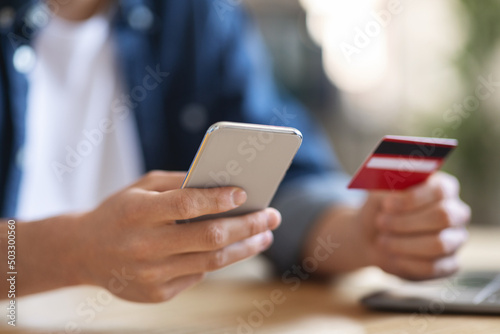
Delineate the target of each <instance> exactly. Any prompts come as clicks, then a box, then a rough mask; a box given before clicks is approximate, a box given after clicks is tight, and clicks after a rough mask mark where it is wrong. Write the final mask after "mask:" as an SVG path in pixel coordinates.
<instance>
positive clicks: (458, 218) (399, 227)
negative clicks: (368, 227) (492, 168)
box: [375, 199, 470, 234]
mask: <svg viewBox="0 0 500 334" xmlns="http://www.w3.org/2000/svg"><path fill="white" fill-rule="evenodd" d="M469 219H470V208H469V206H468V205H467V204H465V203H463V202H462V201H460V200H455V199H449V200H444V201H441V202H438V203H436V204H434V205H431V206H429V207H428V208H425V209H423V210H420V211H417V212H411V213H408V214H385V213H382V214H379V215H378V216H377V218H376V220H375V223H376V225H377V227H378V228H379V230H381V231H385V232H391V233H403V234H409V233H426V232H434V231H440V230H443V229H445V228H448V227H461V226H464V225H466V224H467V223H468V221H469Z"/></svg>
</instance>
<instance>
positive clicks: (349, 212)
mask: <svg viewBox="0 0 500 334" xmlns="http://www.w3.org/2000/svg"><path fill="white" fill-rule="evenodd" d="M357 212H358V209H354V208H350V207H334V206H332V207H330V208H328V209H326V210H325V212H324V213H323V214H322V215H320V216H319V218H318V219H317V221H316V222H314V227H313V228H312V229H311V231H310V233H309V235H308V236H307V238H306V242H305V244H304V253H303V258H304V259H305V258H308V257H313V258H316V257H318V251H317V249H318V247H320V246H321V243H323V244H324V243H325V242H328V243H330V244H335V247H334V251H333V252H332V253H331V254H329V256H328V257H325V258H321V259H317V260H318V261H317V262H318V263H319V266H318V269H317V271H316V274H318V275H331V274H336V273H344V272H348V271H352V270H355V269H358V268H361V267H364V266H367V265H369V259H368V254H367V252H366V248H365V247H364V245H365V244H366V242H365V240H363V233H362V231H359V227H358V226H359V224H356V222H355V219H357Z"/></svg>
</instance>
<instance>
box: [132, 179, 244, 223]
mask: <svg viewBox="0 0 500 334" xmlns="http://www.w3.org/2000/svg"><path fill="white" fill-rule="evenodd" d="M246 198H247V195H246V193H245V191H243V189H240V188H236V187H223V188H211V189H176V190H170V191H166V192H163V193H155V194H152V195H151V196H145V197H143V198H142V203H139V204H137V205H139V206H140V207H141V211H142V212H143V213H145V215H146V217H143V218H146V219H147V221H151V222H165V221H168V220H183V219H192V218H196V217H199V216H203V215H208V214H215V213H220V212H225V211H229V210H232V209H234V208H237V207H238V206H240V205H241V204H243V203H244V202H245V201H246ZM146 213H147V214H146Z"/></svg>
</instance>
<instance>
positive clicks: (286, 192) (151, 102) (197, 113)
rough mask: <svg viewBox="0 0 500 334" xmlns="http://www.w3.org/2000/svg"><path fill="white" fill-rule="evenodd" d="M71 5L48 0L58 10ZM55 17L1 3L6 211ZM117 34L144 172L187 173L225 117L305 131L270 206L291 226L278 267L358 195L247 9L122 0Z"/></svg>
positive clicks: (283, 236)
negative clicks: (317, 225) (45, 38)
mask: <svg viewBox="0 0 500 334" xmlns="http://www.w3.org/2000/svg"><path fill="white" fill-rule="evenodd" d="M67 1H68V0H52V1H49V2H47V3H48V4H49V5H50V8H51V9H52V11H53V12H57V8H58V6H63V5H64V4H65V3H67ZM51 15H53V14H52V12H51V11H50V10H48V8H47V6H46V5H43V4H42V3H41V2H39V1H36V0H31V1H20V0H0V217H13V216H14V215H15V212H16V204H17V200H18V192H19V185H20V180H21V177H22V167H23V143H24V139H25V135H26V133H25V113H26V97H27V90H28V83H27V79H26V73H28V72H29V70H30V66H32V63H33V61H36V60H34V59H36V55H35V54H34V53H33V51H32V49H31V48H30V44H31V43H32V41H33V38H34V37H35V36H36V32H37V29H40V28H41V27H43V25H44V23H46V22H47V20H48V19H50V16H51ZM112 32H113V36H114V37H113V38H114V43H115V50H116V57H117V63H118V65H119V66H120V67H119V68H120V69H121V71H122V80H123V81H124V86H125V87H126V88H125V92H126V93H125V96H124V97H123V100H121V101H117V103H116V106H115V107H116V112H122V111H123V110H124V108H123V106H125V105H126V106H127V108H126V109H127V110H130V112H131V113H133V115H134V116H135V120H136V124H137V129H138V133H139V138H140V146H141V148H142V152H143V155H144V163H145V167H146V170H153V169H162V170H187V169H188V168H189V165H190V163H191V160H192V159H193V157H194V155H195V153H196V150H197V149H198V146H199V144H200V142H201V140H202V138H203V135H204V133H205V131H206V129H207V128H208V126H209V125H211V124H212V123H215V122H217V121H222V120H224V121H236V122H247V123H259V124H272V125H283V126H292V127H296V128H298V129H299V130H300V131H301V132H302V134H303V136H304V140H303V145H302V147H301V148H300V150H299V152H298V154H297V156H296V158H295V159H294V161H293V164H292V165H291V167H290V169H289V171H288V172H287V174H286V176H285V179H284V181H283V183H282V185H281V186H280V189H279V190H278V193H277V195H276V196H275V199H274V201H273V203H272V205H273V206H274V207H276V208H278V209H279V210H280V211H281V213H282V216H283V225H282V226H281V228H280V229H278V230H277V231H276V232H275V242H274V244H273V246H272V247H271V248H270V249H269V250H268V251H267V252H266V254H267V256H268V257H269V258H270V259H271V260H272V261H273V262H274V264H275V265H276V268H277V270H279V271H283V270H286V269H287V268H289V267H290V266H291V265H293V264H294V263H295V262H296V261H297V260H298V259H299V256H300V251H301V247H302V243H303V240H304V238H305V236H306V235H307V231H308V229H309V227H310V225H311V224H312V223H313V222H314V220H315V219H316V218H317V217H318V216H319V215H320V214H321V213H322V212H323V211H324V210H325V209H326V207H328V206H331V205H335V204H339V203H341V202H345V201H346V200H347V199H348V198H350V197H351V196H350V194H348V193H347V192H346V191H345V183H346V182H345V181H346V179H345V175H344V174H343V173H342V171H341V170H340V168H339V167H338V164H337V161H336V159H335V157H334V155H333V152H332V150H331V148H330V146H329V144H328V141H327V140H326V137H325V135H324V134H323V133H322V131H321V130H320V129H319V128H318V127H317V125H316V124H315V123H314V122H313V120H312V119H311V117H310V116H309V115H308V114H307V113H306V112H305V111H304V110H303V108H302V107H301V106H300V105H299V104H298V103H297V102H296V101H293V100H292V99H290V98H289V97H287V96H286V95H284V94H282V93H281V92H279V91H278V89H277V87H276V85H275V83H274V81H273V78H272V69H271V66H270V64H269V61H268V58H267V55H266V52H265V49H264V47H263V44H262V41H261V39H260V36H259V34H258V32H257V30H256V28H255V26H254V25H253V23H252V22H251V20H250V19H249V17H248V16H247V15H246V14H245V12H244V10H243V9H242V8H241V7H240V6H239V5H237V4H235V2H234V1H211V0H182V1H180V0H162V1H160V0H158V1H147V0H144V1H143V0H122V1H118V5H117V9H116V12H115V13H114V16H113V20H112ZM33 58H34V59H33ZM113 111H115V110H113Z"/></svg>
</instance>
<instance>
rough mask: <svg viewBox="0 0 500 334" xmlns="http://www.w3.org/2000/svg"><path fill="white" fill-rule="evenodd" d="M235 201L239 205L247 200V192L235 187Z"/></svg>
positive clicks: (233, 195)
mask: <svg viewBox="0 0 500 334" xmlns="http://www.w3.org/2000/svg"><path fill="white" fill-rule="evenodd" d="M232 197H233V203H234V205H236V206H239V205H241V204H243V203H245V201H246V200H247V193H246V192H245V191H244V190H243V189H235V190H233V192H232Z"/></svg>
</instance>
